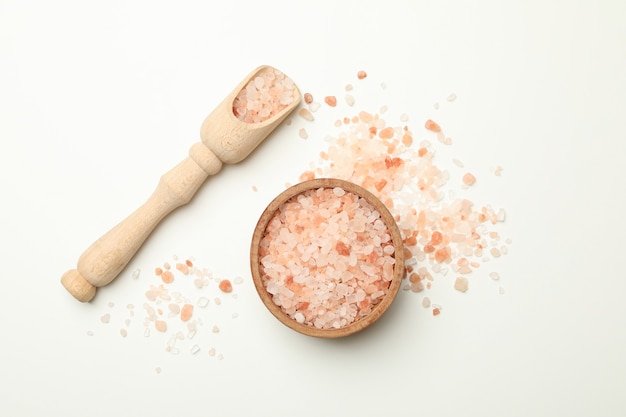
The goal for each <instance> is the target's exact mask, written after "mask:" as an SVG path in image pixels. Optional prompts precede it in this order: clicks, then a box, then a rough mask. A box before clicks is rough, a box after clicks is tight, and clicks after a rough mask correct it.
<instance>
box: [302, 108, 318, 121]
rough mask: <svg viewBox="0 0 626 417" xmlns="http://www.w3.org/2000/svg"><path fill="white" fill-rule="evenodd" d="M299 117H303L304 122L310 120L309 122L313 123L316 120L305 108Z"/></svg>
mask: <svg viewBox="0 0 626 417" xmlns="http://www.w3.org/2000/svg"><path fill="white" fill-rule="evenodd" d="M298 116H300V117H302V118H303V119H304V120H308V121H309V122H312V121H313V120H315V118H314V117H313V114H312V113H311V112H310V111H309V110H308V109H305V108H304V107H303V108H301V109H300V110H298Z"/></svg>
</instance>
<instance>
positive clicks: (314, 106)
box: [309, 101, 321, 113]
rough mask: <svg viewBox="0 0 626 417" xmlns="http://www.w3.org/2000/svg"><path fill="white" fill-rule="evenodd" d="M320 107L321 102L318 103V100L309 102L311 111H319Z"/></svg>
mask: <svg viewBox="0 0 626 417" xmlns="http://www.w3.org/2000/svg"><path fill="white" fill-rule="evenodd" d="M320 107H321V104H320V103H318V102H317V101H314V102H313V103H311V104H309V110H311V112H313V113H315V112H316V111H318V110H319V109H320Z"/></svg>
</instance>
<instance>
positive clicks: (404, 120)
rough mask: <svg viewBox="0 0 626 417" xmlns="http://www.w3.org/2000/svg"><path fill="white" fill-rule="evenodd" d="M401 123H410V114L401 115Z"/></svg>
mask: <svg viewBox="0 0 626 417" xmlns="http://www.w3.org/2000/svg"><path fill="white" fill-rule="evenodd" d="M400 121H401V122H408V121H409V115H408V114H406V113H402V114H401V115H400Z"/></svg>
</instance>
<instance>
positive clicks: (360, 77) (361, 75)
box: [356, 70, 367, 80]
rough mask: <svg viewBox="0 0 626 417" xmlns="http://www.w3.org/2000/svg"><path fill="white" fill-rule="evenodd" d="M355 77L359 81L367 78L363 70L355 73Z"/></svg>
mask: <svg viewBox="0 0 626 417" xmlns="http://www.w3.org/2000/svg"><path fill="white" fill-rule="evenodd" d="M356 76H357V78H358V79H359V80H362V79H363V78H365V77H367V73H366V72H365V71H363V70H361V71H359V72H357V73H356Z"/></svg>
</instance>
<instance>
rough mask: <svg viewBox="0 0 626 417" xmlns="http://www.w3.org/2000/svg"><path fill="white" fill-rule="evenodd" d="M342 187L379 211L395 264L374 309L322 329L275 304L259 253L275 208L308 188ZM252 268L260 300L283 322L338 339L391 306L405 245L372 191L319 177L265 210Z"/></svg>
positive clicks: (253, 247) (253, 248)
mask: <svg viewBox="0 0 626 417" xmlns="http://www.w3.org/2000/svg"><path fill="white" fill-rule="evenodd" d="M336 187H339V188H341V189H343V190H344V191H346V192H349V193H352V194H355V195H358V196H359V197H362V198H364V199H365V200H366V201H367V202H368V203H369V204H370V205H371V206H373V208H374V209H375V210H376V211H377V212H378V213H379V214H380V218H381V220H382V221H383V222H384V223H385V225H386V227H387V231H388V232H389V234H390V236H391V243H392V244H393V246H394V254H393V257H394V258H395V264H394V266H393V276H392V279H391V281H390V283H389V287H388V289H387V292H386V294H385V295H384V296H383V297H382V299H381V300H380V301H379V302H378V303H377V304H376V305H375V306H374V307H373V308H372V310H371V311H370V312H369V313H368V314H367V315H365V316H364V317H361V318H358V319H357V320H355V321H353V322H352V323H350V324H347V325H345V326H343V327H339V328H330V329H321V328H317V327H314V326H311V325H307V324H304V323H299V322H298V321H296V320H295V319H293V318H292V317H290V316H289V315H288V314H286V313H285V312H284V311H283V310H282V308H281V307H279V306H278V305H276V304H275V302H274V301H273V300H272V295H271V294H270V293H269V292H268V291H267V289H266V286H265V283H264V280H263V272H264V271H263V267H262V265H261V259H260V255H259V249H260V244H261V241H262V239H263V237H264V236H265V234H266V230H267V227H268V224H269V222H270V221H271V220H272V218H273V217H274V215H275V213H276V211H277V210H278V209H279V208H280V207H281V206H282V205H283V204H284V203H286V202H288V201H289V200H291V199H292V198H293V197H295V196H298V195H300V194H302V193H304V192H306V191H308V190H315V189H319V188H331V189H334V188H336ZM250 269H251V272H252V278H253V281H254V285H255V287H256V290H257V292H258V294H259V296H260V297H261V300H262V301H263V303H264V304H265V306H266V307H267V308H268V309H269V311H270V312H271V313H272V314H273V315H274V316H275V317H276V318H277V319H278V320H280V321H281V322H282V323H283V324H284V325H286V326H288V327H289V328H291V329H293V330H295V331H297V332H299V333H302V334H305V335H309V336H315V337H324V338H336V337H342V336H347V335H349V334H353V333H355V332H358V331H360V330H362V329H364V328H366V327H368V326H369V325H371V324H372V323H374V322H375V321H376V320H378V318H380V316H381V315H382V314H383V313H384V312H385V311H386V310H387V309H388V308H389V306H390V305H391V303H392V302H393V300H394V299H395V297H396V295H397V293H398V290H399V289H400V285H401V282H402V278H403V277H404V274H405V270H404V245H403V242H402V237H401V234H400V230H399V229H398V226H397V224H396V222H395V220H394V218H393V216H392V215H391V213H390V212H389V210H388V209H387V207H385V205H384V204H383V203H382V202H381V201H380V200H379V199H378V198H376V197H375V196H374V195H373V194H371V193H370V192H369V191H367V190H365V189H364V188H363V187H360V186H358V185H356V184H354V183H351V182H348V181H344V180H339V179H335V178H320V179H314V180H309V181H304V182H302V183H299V184H297V185H294V186H292V187H290V188H288V189H287V190H285V191H284V192H282V193H281V194H279V195H278V196H277V197H276V198H275V199H274V200H273V201H272V202H271V203H270V204H269V205H268V206H267V208H266V209H265V211H264V212H263V213H262V215H261V217H260V218H259V221H258V223H257V225H256V228H255V230H254V234H253V237H252V244H251V248H250Z"/></svg>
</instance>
